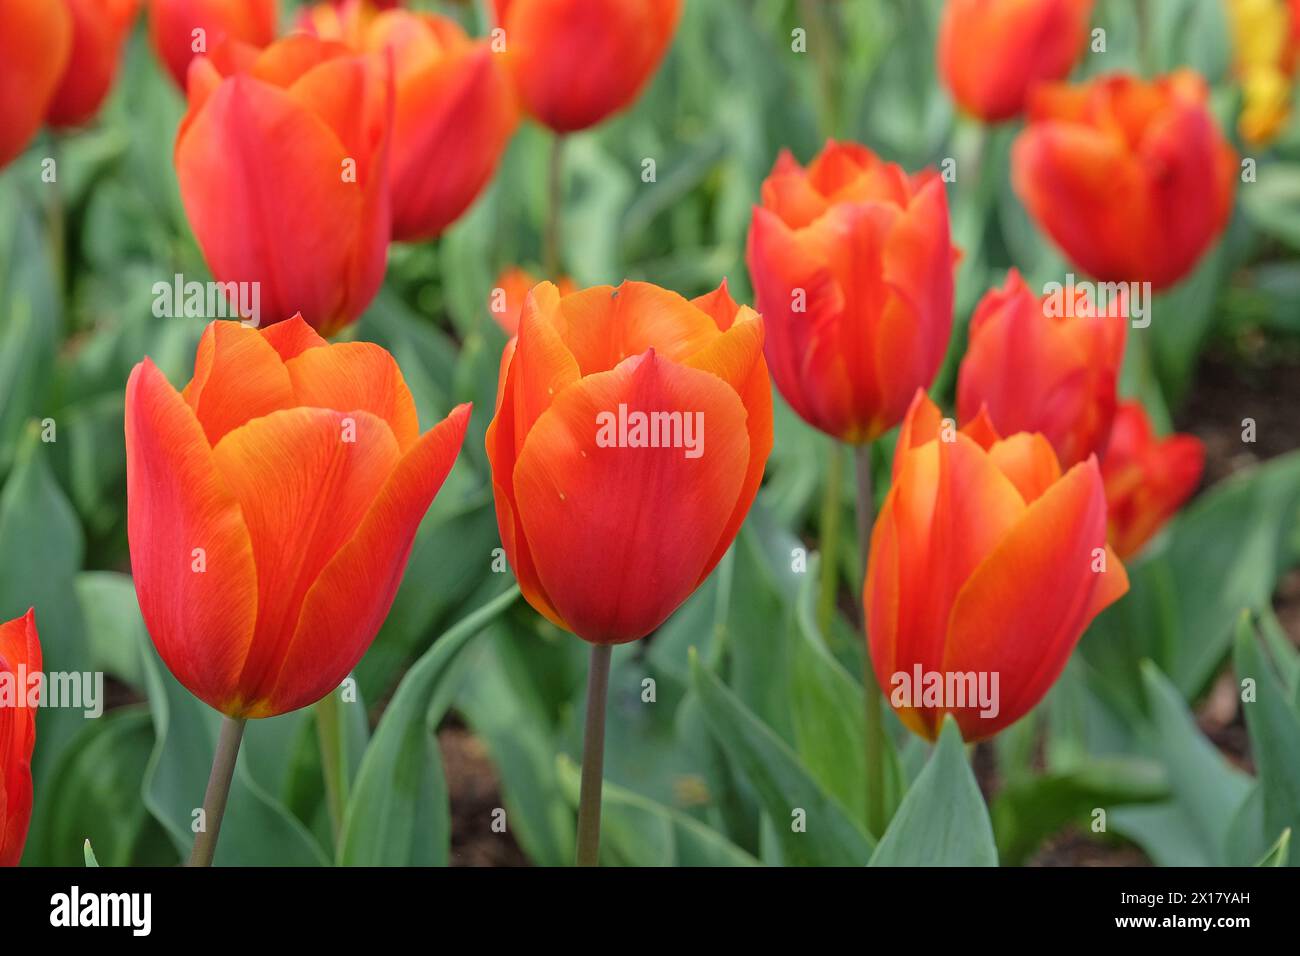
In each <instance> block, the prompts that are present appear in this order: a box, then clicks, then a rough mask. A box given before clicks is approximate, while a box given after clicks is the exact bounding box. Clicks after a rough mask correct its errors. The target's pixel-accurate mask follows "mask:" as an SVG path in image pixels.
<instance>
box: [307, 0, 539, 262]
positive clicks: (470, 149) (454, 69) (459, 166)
mask: <svg viewBox="0 0 1300 956" xmlns="http://www.w3.org/2000/svg"><path fill="white" fill-rule="evenodd" d="M306 23H307V28H308V29H309V30H313V31H315V32H316V33H317V34H318V35H319V36H321V37H323V38H325V39H332V40H339V41H340V42H343V43H345V44H347V45H348V46H349V47H350V48H352V49H353V50H355V51H357V52H370V53H383V52H384V51H391V52H392V55H393V61H394V67H395V89H396V104H395V107H394V110H395V112H394V117H393V138H392V148H391V158H390V161H389V162H390V179H391V192H390V196H391V201H392V208H393V238H394V239H397V240H417V239H431V238H433V237H434V236H437V235H439V234H440V233H441V232H442V231H443V230H444V229H446V228H447V227H448V226H449V225H451V223H453V222H454V221H455V220H456V219H457V218H459V217H460V215H461V214H462V213H463V212H465V210H466V209H468V208H469V206H470V204H471V203H472V202H473V201H474V199H475V198H477V196H478V194H479V193H480V192H482V190H483V187H484V186H486V185H487V183H488V181H489V180H490V179H491V178H492V174H493V172H495V171H496V167H497V162H498V160H499V159H500V158H501V154H502V152H503V151H504V150H505V147H506V144H507V143H508V142H509V141H510V136H511V134H512V133H513V132H514V129H515V126H516V125H517V123H518V108H517V107H516V105H515V98H514V92H513V90H512V89H511V85H510V78H509V76H508V75H507V73H506V71H505V67H504V65H503V64H502V61H501V57H499V56H497V55H495V54H493V53H492V51H491V49H490V47H489V45H488V44H487V43H486V42H483V41H471V40H470V39H469V38H468V37H467V36H466V35H465V32H464V31H463V30H462V29H461V28H460V27H459V26H457V25H456V23H455V22H454V21H453V20H449V19H448V18H446V17H440V16H435V15H432V14H416V13H408V12H407V11H405V10H391V11H388V12H385V13H377V12H376V11H375V10H374V9H373V8H370V7H367V6H365V5H364V4H350V5H345V6H343V7H341V8H335V7H331V6H320V7H317V8H315V9H313V10H312V11H310V12H309V14H308V18H307V20H306Z"/></svg>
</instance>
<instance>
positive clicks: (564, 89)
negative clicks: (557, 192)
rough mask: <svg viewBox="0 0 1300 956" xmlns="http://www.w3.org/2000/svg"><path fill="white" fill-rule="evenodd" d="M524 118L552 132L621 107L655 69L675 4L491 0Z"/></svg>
mask: <svg viewBox="0 0 1300 956" xmlns="http://www.w3.org/2000/svg"><path fill="white" fill-rule="evenodd" d="M494 4H495V7H496V21H497V23H498V24H499V25H500V27H501V28H502V29H504V30H505V44H506V50H507V51H508V52H507V59H508V60H509V64H510V69H511V73H512V74H513V76H514V79H515V87H516V89H517V90H518V91H519V95H520V97H521V98H522V99H523V101H524V104H525V106H526V107H527V109H528V112H529V113H531V114H532V115H533V116H534V117H536V118H537V120H538V121H539V122H541V123H544V124H545V125H547V126H549V127H550V128H551V129H553V130H555V131H556V132H558V133H569V132H573V131H574V130H580V129H586V128H587V127H588V126H595V125H596V124H597V123H599V122H600V121H601V120H603V119H605V118H606V117H607V116H609V115H610V114H611V113H615V112H617V111H619V110H621V109H623V108H624V107H626V106H628V105H629V104H630V103H631V102H632V101H633V100H634V99H636V97H637V95H638V94H639V93H640V92H641V89H642V87H644V86H645V85H646V83H647V82H648V81H649V79H650V77H651V75H652V74H653V73H654V71H655V70H656V69H657V68H658V66H659V61H660V60H662V59H663V56H664V53H666V52H667V50H668V45H669V44H670V43H671V42H672V38H673V31H674V30H676V29H677V21H678V19H679V18H680V17H681V13H682V0H494Z"/></svg>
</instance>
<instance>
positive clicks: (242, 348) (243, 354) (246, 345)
mask: <svg viewBox="0 0 1300 956" xmlns="http://www.w3.org/2000/svg"><path fill="white" fill-rule="evenodd" d="M181 395H182V396H183V397H184V399H185V401H186V402H188V403H189V406H190V408H192V409H194V415H195V417H196V418H198V420H199V424H201V425H202V426H203V432H204V434H206V435H207V436H208V442H209V444H212V445H216V443H217V442H219V441H220V440H221V438H222V436H223V435H225V434H226V433H227V432H229V431H231V430H232V429H235V428H238V427H239V426H240V425H242V424H244V423H245V422H247V421H250V420H252V419H254V418H260V417H261V416H263V415H269V414H270V413H271V412H274V411H277V410H279V409H282V408H291V407H293V406H294V405H295V404H297V403H296V402H295V401H294V394H293V385H292V383H291V382H290V380H289V373H288V372H286V371H285V368H284V362H283V361H282V360H281V359H280V356H279V354H278V353H277V352H276V350H275V349H274V348H273V347H272V346H271V345H270V343H269V342H267V340H266V339H265V338H264V337H263V336H262V335H261V334H260V333H259V332H258V331H257V330H256V329H252V328H248V327H247V326H245V325H243V324H242V323H240V322H231V321H220V320H218V321H215V322H211V323H209V324H208V327H207V328H206V329H204V330H203V337H202V338H200V339H199V349H198V352H197V354H196V355H195V357H194V377H193V378H192V379H190V383H189V384H188V385H186V386H185V390H184V391H183V392H181Z"/></svg>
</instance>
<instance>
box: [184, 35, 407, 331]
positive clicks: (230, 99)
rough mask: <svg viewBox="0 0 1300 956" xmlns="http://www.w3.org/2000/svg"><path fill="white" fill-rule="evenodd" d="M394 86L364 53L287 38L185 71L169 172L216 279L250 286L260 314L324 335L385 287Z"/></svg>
mask: <svg viewBox="0 0 1300 956" xmlns="http://www.w3.org/2000/svg"><path fill="white" fill-rule="evenodd" d="M391 109H392V79H391V75H390V71H389V68H388V65H387V64H386V63H385V62H384V60H383V59H382V58H381V57H379V56H375V55H367V56H356V55H353V54H351V53H349V52H348V51H347V49H346V48H345V47H343V46H341V45H339V44H337V43H329V42H326V41H323V40H319V39H317V38H315V37H311V36H307V35H306V34H302V33H298V34H293V35H291V36H288V37H286V38H284V39H282V40H278V41H277V42H275V43H273V44H272V45H271V46H269V47H267V48H266V49H265V50H264V51H262V52H260V53H258V52H256V51H253V50H251V49H249V48H248V47H246V46H242V45H240V44H236V43H230V44H225V45H223V47H221V48H219V49H218V50H217V51H216V52H215V53H214V54H213V55H210V56H207V57H200V58H199V59H197V60H195V61H194V63H192V64H191V65H190V77H189V112H188V113H187V114H186V115H185V118H184V119H183V120H182V121H181V127H180V131H179V132H178V133H177V136H176V174H177V177H178V178H179V180H180V188H181V199H182V200H183V201H184V204H185V211H186V213H187V214H188V215H189V220H190V225H191V227H192V228H193V229H194V235H195V237H196V238H197V239H198V242H199V246H200V247H201V248H202V249H203V254H204V257H205V258H206V259H207V263H208V267H209V268H210V269H211V270H212V274H213V275H214V276H215V277H216V279H217V281H219V282H257V283H258V284H259V290H260V303H261V314H262V316H263V317H264V319H265V321H267V322H279V321H282V320H284V319H287V318H289V317H290V316H292V315H295V314H297V313H298V312H299V311H301V314H302V315H303V317H304V318H306V320H307V321H308V322H309V323H310V324H311V325H312V326H313V327H314V328H316V329H317V330H319V331H320V332H321V334H322V335H331V334H333V333H334V332H336V331H337V330H338V329H340V328H342V327H343V326H344V325H347V324H348V323H349V322H351V321H353V320H354V319H356V318H357V317H358V316H359V315H360V314H361V312H362V310H364V309H365V307H366V305H367V304H368V303H369V302H370V300H371V299H372V298H374V295H375V293H376V292H378V291H379V286H380V284H381V283H382V282H383V278H384V268H385V264H386V261H387V255H388V236H389V229H390V220H389V203H388V188H387V184H388V138H389V132H388V130H389V127H388V117H389V114H390V111H391Z"/></svg>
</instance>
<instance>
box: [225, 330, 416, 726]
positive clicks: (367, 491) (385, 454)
mask: <svg viewBox="0 0 1300 956" xmlns="http://www.w3.org/2000/svg"><path fill="white" fill-rule="evenodd" d="M315 351H322V350H317V349H313V350H310V351H309V352H307V353H304V354H305V355H309V354H311V353H312V352H315ZM295 361H297V360H295ZM400 457H401V456H400V452H399V450H398V446H397V441H396V439H395V438H394V437H393V433H392V430H391V429H390V428H389V427H388V424H387V423H386V422H385V421H384V420H383V419H381V418H379V417H378V416H375V415H371V414H369V413H367V412H349V413H343V412H338V411H333V410H330V409H322V408H291V409H287V410H284V411H279V412H274V413H272V414H270V415H267V416H266V417H264V418H257V419H254V420H253V421H251V422H249V423H248V424H246V425H243V426H242V427H240V428H237V429H235V430H234V431H232V432H230V433H229V434H227V435H226V437H225V438H223V439H222V440H221V442H220V443H219V444H218V445H217V446H216V448H215V449H214V450H213V459H214V461H215V462H216V466H217V470H218V471H219V472H220V474H221V476H222V478H223V479H224V480H225V483H226V485H227V486H228V487H229V488H230V490H231V493H232V494H233V495H234V497H235V500H237V501H238V502H239V508H240V510H241V511H242V513H243V515H244V521H245V523H246V524H247V527H248V534H249V537H250V539H251V541H252V548H253V556H254V558H255V560H256V563H257V594H258V604H257V628H256V632H255V634H254V637H253V640H252V642H251V643H250V645H249V647H248V653H247V655H246V657H245V658H244V660H243V662H242V665H243V667H242V672H241V676H240V686H241V688H242V689H243V692H244V695H245V697H244V698H243V699H241V700H238V701H230V702H228V706H230V707H231V708H234V709H235V710H236V711H237V712H239V713H241V714H244V715H262V714H263V713H265V710H264V708H265V707H266V705H267V698H268V696H269V694H270V692H271V689H272V687H273V686H274V684H275V681H276V678H277V677H278V675H279V671H280V667H281V666H282V664H283V663H284V655H285V652H286V650H287V648H288V646H289V642H290V639H291V638H292V636H293V634H294V630H295V628H296V626H297V623H298V617H299V613H300V610H301V607H302V603H303V599H304V597H305V595H306V594H307V591H308V589H310V588H311V587H312V585H313V584H314V583H315V581H316V579H317V578H318V577H319V575H320V573H321V571H322V570H323V568H324V567H325V566H326V564H327V563H328V562H329V560H330V559H331V558H332V557H333V556H334V555H335V553H337V552H338V550H339V549H340V548H342V547H343V545H344V544H346V543H347V542H348V541H349V540H350V539H351V538H352V535H353V534H354V533H355V532H356V529H357V527H358V525H360V523H361V520H362V519H363V518H364V517H365V515H366V513H367V511H368V510H369V509H370V506H371V504H372V503H373V502H374V500H375V497H376V496H377V495H378V494H379V491H380V489H381V488H382V487H383V486H384V483H385V482H386V481H387V480H388V477H389V475H390V474H391V473H392V471H393V469H394V468H395V467H396V465H397V462H398V460H399V459H400ZM286 542H292V546H286Z"/></svg>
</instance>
